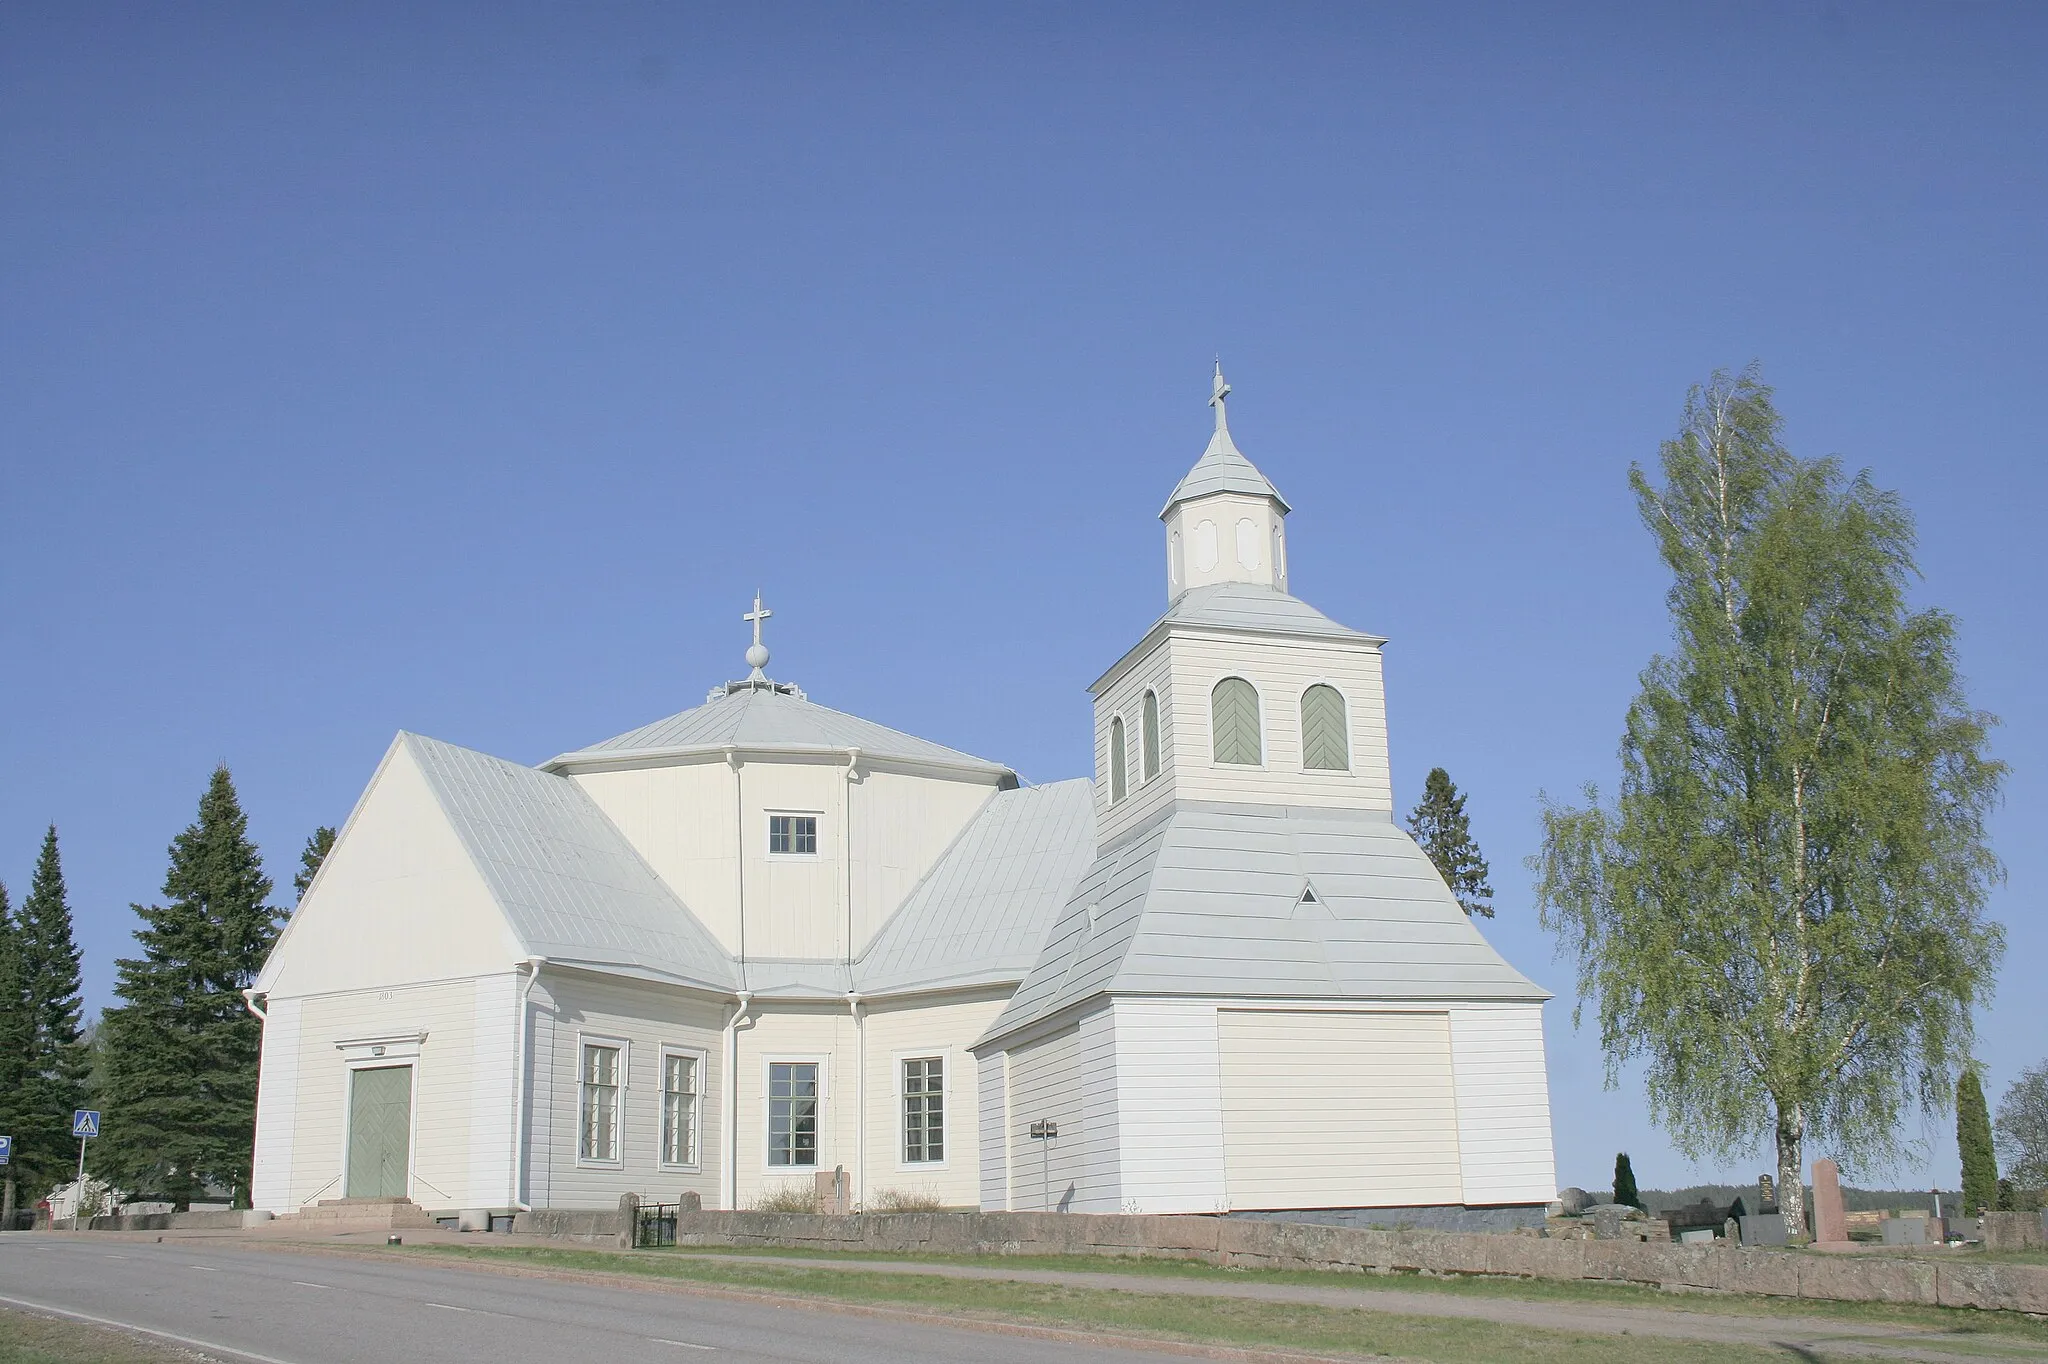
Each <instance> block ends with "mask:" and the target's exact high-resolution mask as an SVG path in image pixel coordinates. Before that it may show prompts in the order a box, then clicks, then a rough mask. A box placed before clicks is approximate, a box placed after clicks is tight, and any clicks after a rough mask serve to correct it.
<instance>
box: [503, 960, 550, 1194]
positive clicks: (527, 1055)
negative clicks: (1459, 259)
mask: <svg viewBox="0 0 2048 1364" xmlns="http://www.w3.org/2000/svg"><path fill="white" fill-rule="evenodd" d="M546 963H547V958H546V957H528V958H527V959H526V960H524V961H522V962H520V963H519V965H520V966H523V967H525V968H526V984H525V985H523V986H522V987H520V990H519V1013H518V1016H517V1017H516V1018H515V1019H514V1020H513V1024H512V1026H513V1031H514V1035H515V1036H516V1038H517V1047H516V1050H517V1055H518V1060H517V1061H515V1062H514V1063H513V1069H512V1165H511V1174H510V1180H511V1186H512V1187H511V1189H510V1190H509V1192H510V1193H511V1198H510V1199H508V1200H507V1201H508V1202H509V1203H510V1204H511V1206H512V1208H513V1210H514V1211H516V1212H532V1211H533V1205H532V1204H531V1203H528V1202H527V1201H526V1199H525V1198H523V1197H522V1196H521V1195H523V1194H524V1193H525V1192H526V1146H527V1133H528V1131H529V1130H530V1129H529V1127H528V1120H529V1118H530V1117H531V1116H532V1113H533V1097H532V1091H531V1089H530V1087H529V1086H528V1084H527V1074H526V1072H527V1068H528V1066H529V1065H530V1064H531V1062H532V1056H533V1010H532V1009H531V1008H529V1007H528V1004H529V1001H530V1000H531V999H532V996H533V987H534V986H535V985H538V984H539V983H540V968H541V967H542V966H543V965H545V964H546Z"/></svg>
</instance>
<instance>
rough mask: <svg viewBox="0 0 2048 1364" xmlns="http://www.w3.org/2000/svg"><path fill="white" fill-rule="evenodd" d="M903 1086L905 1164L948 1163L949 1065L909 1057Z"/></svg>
mask: <svg viewBox="0 0 2048 1364" xmlns="http://www.w3.org/2000/svg"><path fill="white" fill-rule="evenodd" d="M899 1079H900V1082H901V1084H902V1086H903V1163H904V1164H905V1165H933V1164H938V1163H940V1162H943V1161H944V1160H945V1159H946V1061H945V1058H944V1057H942V1056H906V1057H904V1058H903V1060H902V1062H901V1067H900V1075H899Z"/></svg>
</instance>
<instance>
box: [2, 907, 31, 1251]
mask: <svg viewBox="0 0 2048 1364" xmlns="http://www.w3.org/2000/svg"><path fill="white" fill-rule="evenodd" d="M30 1036H31V1030H30V1028H29V1025H28V991H27V989H26V982H25V981H24V980H23V979H22V975H21V935H20V930H19V928H18V927H17V926H16V925H15V922H14V911H13V909H12V908H11V906H10V905H9V902H8V899H7V887H6V885H5V884H0V1133H6V1134H8V1135H12V1136H15V1137H17V1138H19V1136H20V1134H21V1132H22V1130H23V1129H22V1118H23V1117H24V1116H26V1115H25V1113H24V1111H23V1109H22V1106H21V1099H22V1092H21V1091H22V1086H21V1082H22V1078H23V1076H24V1075H25V1074H26V1073H27V1070H28V1048H29V1038H30ZM16 1159H17V1160H18V1159H19V1156H18V1155H17V1157H16ZM0 1174H4V1175H5V1176H7V1177H8V1178H11V1179H19V1178H20V1176H21V1171H20V1170H18V1169H16V1168H14V1167H13V1166H10V1167H9V1168H8V1169H6V1170H5V1171H0ZM0 1230H4V1228H0Z"/></svg>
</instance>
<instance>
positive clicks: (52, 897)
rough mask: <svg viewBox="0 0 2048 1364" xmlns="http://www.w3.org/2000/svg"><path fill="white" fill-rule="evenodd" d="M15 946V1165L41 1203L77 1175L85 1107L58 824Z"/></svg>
mask: <svg viewBox="0 0 2048 1364" xmlns="http://www.w3.org/2000/svg"><path fill="white" fill-rule="evenodd" d="M15 942H16V951H17V954H18V958H19V967H18V969H19V970H20V972H21V981H22V1008H23V1013H24V1016H25V1021H26V1023H27V1031H28V1037H27V1048H26V1050H25V1051H24V1053H23V1060H22V1072H21V1091H20V1093H21V1097H20V1100H19V1107H20V1109H21V1110H22V1111H21V1116H20V1118H19V1119H18V1120H17V1130H16V1131H15V1133H14V1143H15V1150H16V1152H17V1154H16V1156H15V1159H16V1160H17V1161H18V1162H19V1163H20V1165H21V1167H22V1173H23V1176H25V1178H24V1183H25V1184H26V1185H27V1189H28V1191H30V1192H33V1193H34V1194H35V1195H37V1196H40V1195H41V1194H43V1193H45V1192H47V1191H48V1190H49V1189H50V1188H51V1187H53V1186H54V1185H56V1184H58V1183H61V1182H63V1180H65V1179H66V1178H68V1177H69V1176H70V1174H71V1172H72V1169H73V1160H74V1159H75V1153H76V1149H77V1148H76V1146H75V1145H74V1143H73V1142H72V1138H71V1113H72V1110H73V1109H76V1108H80V1107H83V1106H84V1104H85V1070H86V1055H85V1048H84V1046H83V1044H82V1042H81V1038H82V1036H83V1028H82V1027H81V1019H82V1015H83V1014H84V1010H85V1006H84V1002H83V1001H82V1000H81V999H80V997H79V992H78V966H79V958H78V944H77V942H76V941H75V940H74V939H73V937H72V934H71V903H70V898H69V896H68V895H67V894H66V893H65V889H64V863H63V859H62V858H61V857H60V856H59V854H58V851H57V828H56V826H55V825H51V826H50V828H49V829H48V830H47V831H45V832H44V834H43V848H42V853H41V854H40V855H39V856H38V857H37V858H36V869H35V875H34V876H33V877H32V878H31V879H30V881H29V889H28V898H26V899H24V900H23V901H22V902H21V914H20V917H19V919H18V921H17V924H16V928H15Z"/></svg>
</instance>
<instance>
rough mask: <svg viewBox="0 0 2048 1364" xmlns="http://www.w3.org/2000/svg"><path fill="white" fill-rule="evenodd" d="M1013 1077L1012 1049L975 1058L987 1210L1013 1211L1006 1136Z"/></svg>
mask: <svg viewBox="0 0 2048 1364" xmlns="http://www.w3.org/2000/svg"><path fill="white" fill-rule="evenodd" d="M1009 1080H1010V1076H1009V1053H1007V1052H1000V1051H994V1052H990V1053H988V1054H987V1055H985V1056H980V1057H977V1058H975V1090H976V1093H977V1095H978V1096H979V1098H980V1101H981V1112H980V1123H979V1124H978V1126H979V1128H980V1131H979V1133H978V1137H979V1140H980V1146H981V1150H980V1164H981V1210H982V1211H983V1212H1008V1211H1010V1145H1009V1143H1008V1142H1007V1141H1006V1140H1004V1137H1005V1134H1006V1133H1007V1131H1008V1127H1009V1120H1010V1083H1009Z"/></svg>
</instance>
